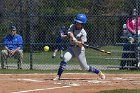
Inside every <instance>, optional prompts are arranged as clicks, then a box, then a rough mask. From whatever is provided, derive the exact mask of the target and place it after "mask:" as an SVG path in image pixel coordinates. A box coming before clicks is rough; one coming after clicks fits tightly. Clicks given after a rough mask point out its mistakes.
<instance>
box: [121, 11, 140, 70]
mask: <svg viewBox="0 0 140 93" xmlns="http://www.w3.org/2000/svg"><path fill="white" fill-rule="evenodd" d="M136 15H137V10H136V9H133V10H132V12H131V17H130V18H128V19H127V21H126V26H125V28H126V30H127V31H126V32H127V41H126V42H125V43H126V44H125V45H124V48H123V51H135V53H123V54H122V58H128V57H129V58H136V53H138V52H137V51H136V48H137V47H136V45H135V44H133V43H137V42H136V41H137V39H138V38H137V36H139V35H140V17H138V32H137V31H136ZM125 64H126V60H123V61H122V62H121V64H120V65H121V66H122V68H123V67H124V66H125ZM127 65H129V66H134V65H136V60H131V61H129V62H128V61H127Z"/></svg>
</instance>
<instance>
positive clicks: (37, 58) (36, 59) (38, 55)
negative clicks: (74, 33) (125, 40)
mask: <svg viewBox="0 0 140 93" xmlns="http://www.w3.org/2000/svg"><path fill="white" fill-rule="evenodd" d="M102 49H105V50H107V51H114V50H116V51H117V50H119V51H121V50H122V48H121V47H119V46H106V47H102ZM52 54H53V52H52V51H49V52H43V51H34V53H33V54H32V57H33V58H32V59H33V61H32V62H33V64H59V63H60V61H61V60H62V59H60V51H59V52H58V53H57V56H56V58H55V59H53V58H52ZM115 57H117V58H118V57H119V58H120V57H121V53H115V52H112V55H107V54H104V53H101V52H98V51H96V50H93V49H86V59H87V63H88V64H96V65H118V64H119V63H120V61H119V60H107V59H105V58H115ZM9 60H10V62H11V63H12V62H15V60H14V59H9ZM29 62H30V53H24V59H23V63H26V64H29ZM68 64H79V62H78V61H77V59H76V58H73V59H71V60H70V61H69V62H68Z"/></svg>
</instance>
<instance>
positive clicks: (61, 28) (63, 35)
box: [52, 26, 67, 58]
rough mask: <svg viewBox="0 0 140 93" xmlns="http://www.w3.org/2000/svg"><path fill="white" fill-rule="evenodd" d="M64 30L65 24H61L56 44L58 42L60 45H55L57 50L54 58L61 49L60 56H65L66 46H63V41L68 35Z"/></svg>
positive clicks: (53, 56)
mask: <svg viewBox="0 0 140 93" xmlns="http://www.w3.org/2000/svg"><path fill="white" fill-rule="evenodd" d="M64 30H65V26H60V30H59V35H58V37H57V38H56V44H58V45H56V46H55V50H54V53H53V55H52V58H55V57H56V53H57V52H58V50H60V51H61V54H60V58H63V51H64V47H63V44H62V43H63V41H64V38H65V37H67V35H65V33H64Z"/></svg>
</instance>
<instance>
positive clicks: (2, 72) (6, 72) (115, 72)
mask: <svg viewBox="0 0 140 93" xmlns="http://www.w3.org/2000/svg"><path fill="white" fill-rule="evenodd" d="M56 72H57V70H35V69H33V70H30V69H28V70H25V69H18V70H17V69H1V70H0V74H30V73H56ZM69 72H70V73H87V71H83V70H82V71H81V70H65V71H64V73H69ZM103 72H104V74H140V70H104V71H103Z"/></svg>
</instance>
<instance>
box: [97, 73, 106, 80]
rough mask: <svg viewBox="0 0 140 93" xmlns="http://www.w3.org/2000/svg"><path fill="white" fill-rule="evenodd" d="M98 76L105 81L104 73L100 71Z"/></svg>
mask: <svg viewBox="0 0 140 93" xmlns="http://www.w3.org/2000/svg"><path fill="white" fill-rule="evenodd" d="M98 75H99V77H100V78H101V79H105V75H104V74H103V72H102V71H100V72H99V74H98Z"/></svg>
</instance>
